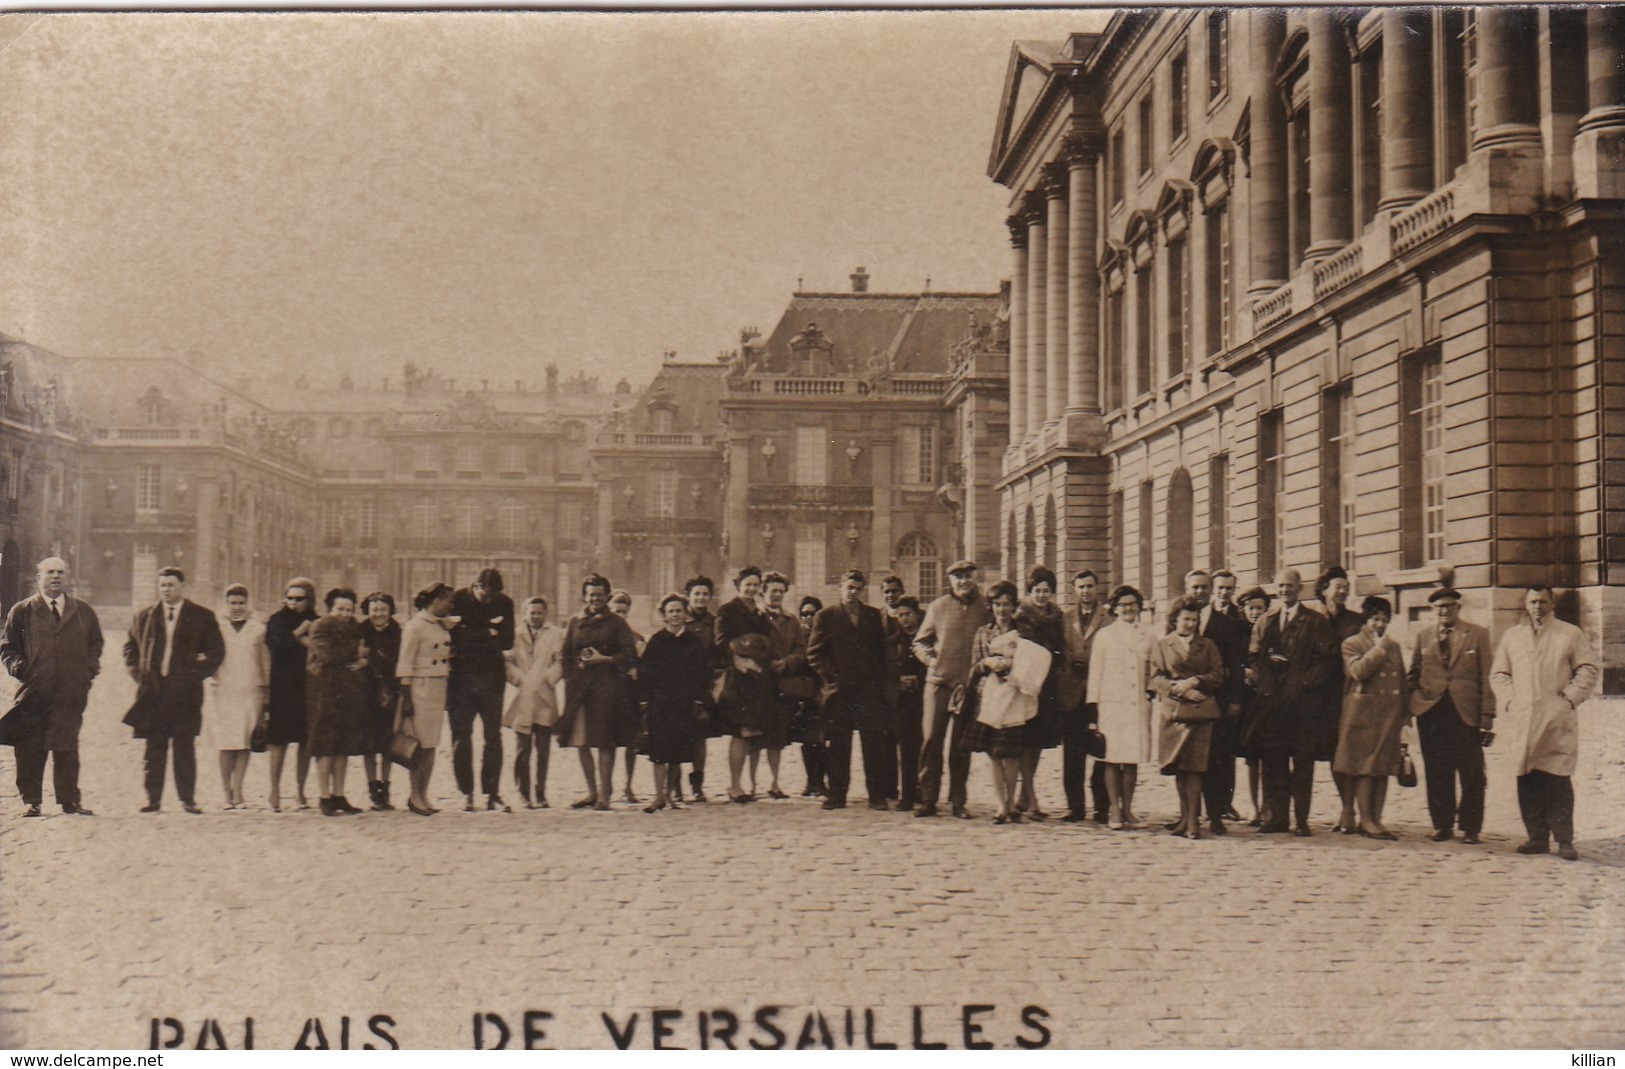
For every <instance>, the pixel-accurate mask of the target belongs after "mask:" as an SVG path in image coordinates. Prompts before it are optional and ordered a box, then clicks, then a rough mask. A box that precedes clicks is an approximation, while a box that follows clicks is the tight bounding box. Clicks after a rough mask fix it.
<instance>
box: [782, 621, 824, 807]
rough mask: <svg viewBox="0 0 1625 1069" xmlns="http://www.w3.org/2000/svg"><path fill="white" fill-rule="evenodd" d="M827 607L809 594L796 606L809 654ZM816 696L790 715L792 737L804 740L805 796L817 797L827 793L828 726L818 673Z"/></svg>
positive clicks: (804, 645)
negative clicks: (820, 699) (821, 707)
mask: <svg viewBox="0 0 1625 1069" xmlns="http://www.w3.org/2000/svg"><path fill="white" fill-rule="evenodd" d="M823 610H824V603H823V602H822V601H820V600H819V599H818V597H817V596H816V595H813V594H807V595H805V596H804V597H802V599H801V603H800V605H799V606H797V608H796V622H797V623H799V624H800V625H801V639H802V653H803V656H805V653H806V644H807V640H808V639H809V638H811V637H812V625H813V621H814V620H815V619H817V618H818V614H819V613H820V612H822V611H823ZM807 671H808V674H809V675H811V676H812V690H813V697H811V698H809V699H806V700H804V701H800V702H797V703H796V707H795V709H794V710H793V711H792V712H791V714H790V740H791V741H792V742H799V743H801V767H802V769H803V770H804V771H805V772H806V773H807V785H806V786H805V787H803V788H802V790H801V797H803V798H817V797H819V796H820V795H822V794H823V793H824V786H825V784H824V727H823V721H822V720H821V719H820V718H819V715H818V696H817V695H818V676H817V675H814V674H812V667H811V665H809V666H808V668H807Z"/></svg>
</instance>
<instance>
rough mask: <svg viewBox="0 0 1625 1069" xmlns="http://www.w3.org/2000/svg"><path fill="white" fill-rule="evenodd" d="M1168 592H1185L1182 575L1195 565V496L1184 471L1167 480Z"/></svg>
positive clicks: (1189, 476) (1188, 473)
mask: <svg viewBox="0 0 1625 1069" xmlns="http://www.w3.org/2000/svg"><path fill="white" fill-rule="evenodd" d="M1167 522H1168V592H1169V593H1170V594H1174V595H1178V594H1182V593H1184V590H1185V573H1186V572H1188V571H1190V570H1191V569H1192V568H1194V567H1195V566H1196V564H1195V560H1196V558H1195V555H1194V554H1195V550H1194V545H1193V543H1194V542H1195V540H1196V497H1195V494H1194V492H1193V491H1192V489H1191V473H1190V472H1188V471H1186V470H1185V469H1184V468H1180V469H1178V470H1177V471H1175V472H1174V474H1173V477H1172V478H1170V479H1169V480H1168V520H1167Z"/></svg>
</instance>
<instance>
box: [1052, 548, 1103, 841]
mask: <svg viewBox="0 0 1625 1069" xmlns="http://www.w3.org/2000/svg"><path fill="white" fill-rule="evenodd" d="M1099 587H1100V580H1099V577H1098V576H1096V575H1095V573H1094V572H1092V571H1090V570H1089V569H1087V568H1085V569H1083V570H1082V571H1080V572H1078V573H1076V574H1075V575H1073V576H1072V608H1071V609H1070V610H1069V611H1068V612H1067V613H1066V616H1065V618H1064V624H1063V627H1062V632H1061V633H1062V635H1063V636H1064V637H1065V639H1066V656H1065V658H1064V659H1063V660H1062V661H1061V666H1060V670H1059V672H1057V674H1056V695H1055V697H1056V700H1057V701H1058V702H1059V703H1060V706H1061V787H1062V789H1063V790H1065V792H1066V816H1065V817H1062V818H1061V819H1063V820H1065V821H1066V822H1067V823H1068V824H1077V823H1079V822H1081V821H1082V820H1084V819H1085V818H1086V817H1087V816H1088V801H1087V798H1086V795H1085V793H1084V785H1085V783H1087V782H1088V780H1087V778H1086V777H1085V775H1084V765H1085V764H1086V763H1087V761H1088V746H1089V741H1090V735H1089V728H1090V726H1091V719H1090V716H1089V712H1088V705H1089V696H1088V690H1089V654H1090V651H1091V649H1092V648H1093V646H1094V642H1095V635H1096V634H1098V633H1099V631H1100V629H1101V628H1103V627H1106V626H1108V625H1109V624H1111V622H1112V620H1113V617H1112V614H1111V613H1109V612H1107V611H1106V606H1105V605H1103V604H1101V602H1100V598H1099V596H1098V591H1099ZM1095 773H1096V775H1095V779H1096V780H1097V781H1098V784H1097V789H1096V790H1095V794H1096V798H1095V811H1096V812H1098V813H1099V814H1100V822H1101V823H1102V824H1104V823H1105V822H1106V798H1105V795H1106V780H1105V772H1104V770H1103V766H1102V765H1101V763H1100V762H1099V761H1098V760H1097V761H1096V762H1095Z"/></svg>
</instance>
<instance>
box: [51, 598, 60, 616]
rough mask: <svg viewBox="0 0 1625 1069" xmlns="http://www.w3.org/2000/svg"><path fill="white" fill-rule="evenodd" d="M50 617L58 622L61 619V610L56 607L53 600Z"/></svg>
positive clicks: (53, 599)
mask: <svg viewBox="0 0 1625 1069" xmlns="http://www.w3.org/2000/svg"><path fill="white" fill-rule="evenodd" d="M51 615H52V616H54V617H56V618H57V619H58V620H61V619H62V609H61V608H60V607H59V606H58V605H57V603H56V599H55V598H52V599H51Z"/></svg>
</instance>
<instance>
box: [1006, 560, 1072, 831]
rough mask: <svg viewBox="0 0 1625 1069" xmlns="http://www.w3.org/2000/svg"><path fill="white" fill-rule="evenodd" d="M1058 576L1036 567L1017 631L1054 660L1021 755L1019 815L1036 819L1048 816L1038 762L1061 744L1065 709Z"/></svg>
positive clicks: (1063, 638) (1063, 630)
mask: <svg viewBox="0 0 1625 1069" xmlns="http://www.w3.org/2000/svg"><path fill="white" fill-rule="evenodd" d="M1055 589H1056V580H1055V573H1054V572H1052V571H1050V570H1049V569H1048V568H1043V567H1039V568H1034V569H1033V570H1032V574H1031V575H1029V576H1028V577H1027V600H1026V601H1023V602H1022V603H1021V606H1020V607H1019V608H1018V609H1016V631H1017V632H1019V633H1020V635H1021V637H1022V638H1024V639H1026V640H1027V641H1028V642H1036V643H1037V644H1038V645H1040V646H1042V647H1044V648H1045V649H1046V650H1049V652H1050V657H1051V658H1052V661H1051V663H1050V672H1049V677H1048V678H1046V679H1045V680H1044V692H1043V693H1042V694H1040V695H1039V696H1038V714H1037V715H1036V716H1034V717H1033V718H1032V719H1031V720H1029V721H1027V724H1026V746H1025V748H1024V749H1023V750H1022V756H1021V797H1020V800H1019V801H1018V802H1017V804H1016V812H1018V813H1026V814H1027V815H1028V816H1029V817H1031V818H1032V819H1033V820H1043V819H1044V818H1045V817H1046V816H1047V815H1048V814H1046V813H1045V812H1044V811H1043V810H1042V809H1040V808H1038V797H1037V795H1036V794H1034V793H1033V780H1034V779H1035V778H1036V777H1037V775H1038V759H1039V758H1040V757H1042V756H1043V754H1044V751H1045V750H1052V749H1054V748H1055V747H1057V746H1059V745H1060V744H1061V707H1060V701H1059V698H1058V696H1057V690H1056V686H1057V676H1058V674H1059V671H1060V666H1061V665H1062V664H1064V663H1065V658H1066V614H1065V613H1063V612H1062V611H1061V607H1060V606H1059V605H1057V604H1055Z"/></svg>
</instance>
